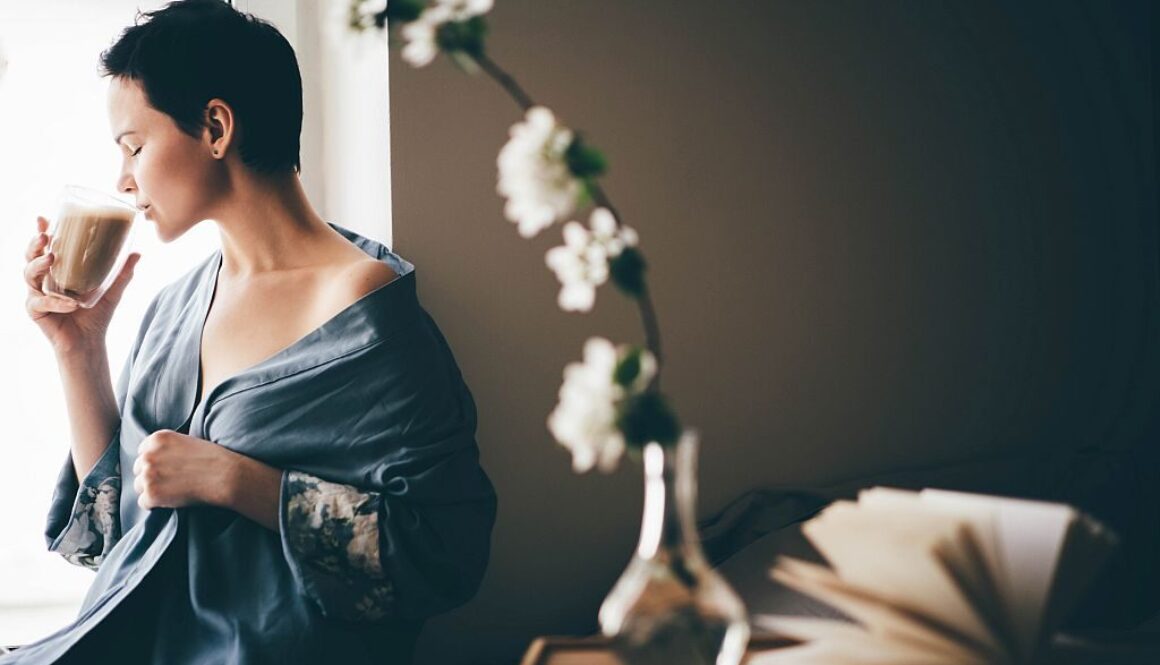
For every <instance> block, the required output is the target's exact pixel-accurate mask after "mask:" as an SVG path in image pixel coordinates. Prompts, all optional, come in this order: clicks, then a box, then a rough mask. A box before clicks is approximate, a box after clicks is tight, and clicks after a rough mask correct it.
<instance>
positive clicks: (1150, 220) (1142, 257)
mask: <svg viewBox="0 0 1160 665" xmlns="http://www.w3.org/2000/svg"><path fill="white" fill-rule="evenodd" d="M1150 21H1151V16H1150V14H1149V5H1148V3H1144V2H1139V3H1135V2H1102V1H1096V0H1092V1H1090V2H1074V1H1071V0H1062V1H1058V2H1048V1H1040V2H1015V1H1012V2H996V1H974V0H971V1H967V0H964V1H961V2H933V1H927V0H914V1H890V2H861V1H859V2H854V1H848V2H837V1H831V2H789V1H787V2H773V1H769V0H719V1H717V2H702V1H694V0H674V1H670V2H664V3H660V2H654V1H648V0H552V1H551V2H544V1H538V2H537V1H532V0H502V1H501V2H498V3H497V6H496V8H495V10H494V11H493V12H492V14H491V15H490V17H489V22H490V25H491V28H492V31H491V36H490V38H489V50H490V52H491V54H492V56H493V57H494V58H495V59H496V60H497V61H498V62H499V63H501V64H502V65H504V66H505V67H507V68H509V69H510V70H511V71H512V72H513V74H515V75H516V76H517V78H518V79H519V80H520V81H521V82H522V83H524V84H525V86H526V87H527V88H528V90H529V91H530V92H531V94H532V95H533V96H534V97H536V98H537V99H538V100H540V101H541V102H542V103H545V104H546V105H548V106H550V107H552V108H553V109H554V110H555V111H556V112H557V114H558V115H559V116H561V117H562V118H563V120H564V121H565V122H566V123H568V124H570V125H571V126H573V127H576V128H579V129H583V130H585V131H586V133H587V134H588V136H589V137H590V139H591V140H592V141H593V142H594V143H595V144H596V145H597V146H598V147H601V148H603V150H604V151H605V153H606V155H607V156H608V157H609V159H610V162H611V171H610V173H609V175H608V177H607V178H605V180H604V183H605V186H606V190H607V191H608V192H609V194H610V195H611V197H612V198H613V200H614V201H615V203H616V204H617V205H618V207H619V208H620V210H621V212H622V213H623V215H624V221H625V222H626V223H627V224H628V225H630V226H632V227H634V228H636V229H637V230H638V231H639V232H640V235H641V239H642V247H643V249H644V252H645V254H646V257H647V258H648V260H649V262H650V273H649V275H650V280H651V284H652V287H653V290H654V293H655V300H656V304H657V308H658V312H659V316H660V319H661V324H662V330H663V333H664V338H665V344H666V349H667V353H668V365H667V368H666V372H667V376H666V387H667V390H668V392H669V393H670V394H671V396H672V398H673V400H674V402H675V405H676V406H677V408H678V409H679V412H680V413H681V415H682V416H683V418H684V420H685V421H686V423H687V424H689V425H691V426H693V427H696V428H697V429H699V430H700V431H701V434H702V459H701V462H700V467H701V475H700V480H701V485H700V494H701V498H700V508H701V514H702V515H706V514H709V513H711V512H714V511H716V510H718V509H720V508H721V507H722V506H723V505H724V504H725V503H726V502H728V501H729V500H730V499H732V498H734V497H736V496H737V495H739V494H740V493H742V492H744V491H745V490H747V489H751V488H755V487H776V486H784V487H794V488H827V487H838V486H848V485H850V484H851V483H857V482H859V481H860V480H861V479H866V478H872V477H881V476H882V474H890V473H898V472H900V471H904V470H916V469H917V470H921V469H937V468H940V467H943V466H945V465H948V464H958V463H979V461H980V460H981V461H983V462H987V461H993V462H995V463H996V464H1006V462H1005V460H1010V459H1018V460H1024V462H1022V463H1023V464H1024V465H1026V464H1031V465H1032V466H1031V467H1030V469H1031V471H1032V472H1035V471H1036V470H1037V469H1038V470H1039V471H1042V472H1043V473H1047V472H1048V471H1046V470H1044V469H1046V468H1047V467H1042V468H1039V467H1036V466H1035V463H1034V460H1036V459H1048V458H1051V459H1062V460H1063V461H1062V462H1058V463H1057V466H1058V468H1056V467H1051V469H1050V473H1052V474H1055V475H1053V476H1052V477H1051V479H1049V481H1044V480H1043V479H1039V480H1036V481H1035V482H1037V483H1044V482H1049V483H1050V484H1051V485H1052V487H1054V488H1056V489H1057V490H1059V493H1058V496H1061V497H1063V498H1067V497H1068V496H1069V492H1070V491H1071V490H1069V489H1068V488H1069V487H1072V485H1076V486H1079V485H1083V487H1085V488H1088V489H1085V490H1084V492H1086V493H1087V494H1088V495H1091V496H1095V497H1096V499H1098V498H1099V497H1102V496H1105V495H1104V494H1103V492H1104V489H1101V488H1106V487H1114V486H1120V487H1123V488H1130V487H1134V485H1132V484H1131V483H1136V482H1144V481H1143V480H1141V478H1145V479H1146V478H1147V477H1148V476H1147V474H1148V473H1150V472H1152V470H1151V469H1149V468H1147V467H1145V468H1140V465H1142V464H1143V465H1147V464H1151V463H1152V462H1150V461H1148V460H1151V459H1154V458H1152V457H1149V456H1148V455H1150V454H1151V453H1149V452H1148V451H1150V450H1152V447H1151V444H1152V443H1153V442H1154V441H1155V432H1156V429H1157V427H1156V426H1157V418H1156V416H1157V413H1158V410H1157V401H1158V400H1160V385H1158V383H1160V381H1158V378H1160V373H1158V372H1157V370H1158V364H1160V355H1158V347H1157V331H1158V330H1160V327H1158V326H1160V319H1158V317H1157V315H1158V312H1160V307H1158V304H1160V300H1158V286H1160V280H1158V276H1160V270H1158V268H1160V261H1158V257H1160V238H1158V237H1157V219H1156V218H1157V207H1156V206H1157V202H1156V193H1155V192H1156V169H1155V132H1154V127H1155V123H1154V117H1153V100H1152V94H1153V88H1154V86H1153V85H1152V59H1151V58H1152V56H1151V51H1150V49H1151V44H1152V37H1153V35H1154V28H1153V27H1152V24H1151V23H1150ZM392 67H393V70H392V73H391V78H392V82H391V84H392V122H393V126H392V136H393V141H394V144H393V169H394V178H395V180H394V183H393V184H394V197H395V206H396V209H395V213H394V218H395V225H396V227H395V239H396V244H397V249H398V250H399V251H400V252H401V253H402V254H403V255H404V256H405V257H407V258H409V259H410V260H412V261H413V262H415V264H416V265H417V266H418V276H419V277H418V279H419V284H420V291H421V296H422V298H423V299H424V302H425V303H426V304H427V306H428V308H429V309H430V310H431V312H432V314H433V315H434V316H435V317H436V319H437V320H438V321H439V323H440V325H441V326H442V327H443V329H444V331H445V333H446V334H447V337H448V340H449V341H450V342H451V344H452V346H453V348H454V349H455V351H456V353H457V357H458V358H459V360H460V364H461V366H462V368H463V371H464V374H465V376H466V378H467V380H468V382H469V384H470V385H471V386H472V388H473V390H474V393H475V396H476V399H477V402H478V404H479V407H480V420H481V422H480V432H479V440H480V445H481V448H482V451H483V461H484V464H485V466H486V467H487V469H488V471H489V473H490V474H491V475H492V478H493V480H494V481H495V482H496V486H497V490H498V492H499V497H500V504H499V510H500V514H499V523H498V525H497V528H496V531H495V537H494V550H493V561H492V565H491V568H490V570H489V573H488V577H487V579H486V580H485V582H484V586H483V588H482V590H481V592H480V594H479V596H478V597H477V598H476V599H475V600H474V601H473V602H472V603H471V604H469V605H468V606H466V607H465V608H463V609H462V610H459V611H457V612H454V613H452V614H449V615H447V616H444V617H440V618H438V619H436V620H434V621H432V622H431V624H430V625H429V628H428V631H427V633H426V635H425V636H424V639H423V642H422V644H421V649H420V660H421V661H423V662H440V663H451V662H463V663H468V662H504V661H506V662H514V658H515V657H516V656H517V655H518V654H519V653H520V652H522V650H523V648H524V647H526V644H527V641H528V640H529V639H530V638H531V637H532V636H533V635H536V634H544V633H583V632H587V631H591V630H595V628H596V608H597V607H598V605H599V602H600V600H601V599H602V598H603V596H604V595H605V594H606V593H607V592H608V590H609V589H610V588H611V585H612V583H613V582H614V581H615V579H616V576H617V575H618V574H619V573H620V571H621V570H622V569H623V567H624V565H625V564H626V563H627V560H628V557H629V555H630V554H631V550H632V547H633V544H634V542H635V539H636V534H637V529H638V527H639V518H640V500H641V492H640V477H639V476H640V470H639V468H637V467H635V466H632V465H628V468H625V469H622V470H621V471H620V472H619V473H617V474H614V475H612V476H599V475H593V476H589V477H577V476H575V475H574V474H573V473H572V472H571V470H570V465H569V459H568V457H567V455H566V453H565V452H564V451H563V450H562V449H560V448H558V447H557V446H555V444H554V443H553V441H552V439H551V437H550V435H549V433H548V432H547V429H546V427H545V419H546V417H547V414H548V413H549V412H550V410H551V409H552V407H553V406H554V404H555V401H556V391H557V390H558V388H559V385H560V381H561V372H562V369H563V366H564V364H565V363H567V362H569V361H571V360H574V359H577V358H578V357H579V355H580V349H581V345H582V343H583V340H584V339H586V338H587V337H588V336H590V335H594V334H600V335H605V336H609V337H611V338H612V339H614V340H617V341H633V340H638V339H640V332H639V324H638V321H637V318H636V312H635V310H633V309H632V308H631V307H630V306H629V305H628V304H627V303H626V302H625V301H624V300H623V299H622V298H620V297H619V296H618V295H617V294H616V293H614V292H613V291H612V290H611V287H606V288H604V289H602V290H601V291H600V292H599V293H598V297H597V308H596V311H595V312H594V313H592V314H591V315H587V316H584V315H576V314H566V313H563V312H560V311H559V310H558V309H557V308H556V306H555V295H556V290H557V288H558V285H557V283H556V282H555V278H554V277H553V276H552V274H551V273H550V272H549V271H548V269H547V268H546V267H545V266H544V258H543V255H544V252H545V251H546V250H547V249H548V248H549V247H551V246H554V245H556V244H559V242H560V236H559V230H558V229H553V230H549V231H547V232H545V233H544V234H542V235H541V236H540V237H537V238H535V239H533V240H531V241H528V240H523V239H521V238H520V237H519V236H518V235H517V233H516V231H515V228H514V225H512V224H510V223H509V222H507V221H506V220H504V219H503V216H502V201H501V199H500V198H499V197H498V196H497V195H496V194H495V182H496V170H495V157H496V154H497V152H498V150H499V148H500V147H501V146H502V145H503V143H504V142H505V140H506V138H507V130H508V127H509V126H510V125H511V124H512V123H514V122H516V121H517V120H518V119H519V118H520V113H519V111H518V109H517V107H516V106H515V105H514V104H513V103H512V102H510V100H508V99H507V98H505V97H504V96H503V95H502V93H501V92H500V90H499V89H498V88H497V87H496V86H494V85H493V84H492V83H491V82H490V81H487V80H485V79H483V78H482V77H481V78H478V79H472V78H470V77H467V76H465V75H463V74H461V73H460V72H459V71H458V70H457V69H455V67H453V66H452V65H451V64H450V63H449V62H448V61H446V60H440V61H438V62H436V63H435V64H433V65H432V66H430V67H429V68H427V69H423V70H413V69H411V68H410V67H409V66H407V65H405V64H404V63H402V62H401V61H399V60H398V59H397V56H396V59H395V60H394V61H393V62H392ZM1141 451H1144V452H1141ZM1075 455H1079V457H1076V456H1075ZM1084 456H1088V457H1093V456H1094V457H1093V458H1094V459H1097V460H1103V461H1105V462H1106V461H1107V460H1108V459H1109V457H1108V456H1112V457H1113V458H1114V463H1112V462H1107V463H1106V464H1102V465H1101V464H1100V463H1093V464H1090V465H1088V467H1089V468H1090V472H1089V475H1090V473H1102V474H1103V476H1104V477H1102V478H1100V479H1098V481H1096V480H1091V479H1090V478H1088V479H1085V478H1080V476H1083V475H1084V472H1083V469H1082V468H1079V467H1077V466H1076V462H1075V460H1076V459H1087V458H1088V457H1084ZM1027 460H1031V462H1027ZM1139 460H1144V461H1142V462H1141V461H1139ZM1081 466H1082V465H1081ZM979 468H980V469H982V471H981V473H987V470H986V469H987V468H988V467H986V466H985V465H984V466H982V467H979ZM1006 468H1009V467H1006ZM1018 468H1019V469H1024V470H1025V469H1027V468H1029V467H1027V466H1021V467H1018ZM1102 470H1106V471H1102ZM1129 472H1136V473H1138V474H1142V475H1141V476H1140V478H1135V479H1133V480H1132V481H1131V483H1129V482H1127V481H1123V480H1122V479H1121V478H1120V477H1118V476H1117V474H1124V473H1129ZM920 473H921V471H920ZM1021 473H1022V472H1021V471H1020V472H1015V473H1014V474H1013V476H1012V477H1013V478H1014V480H1013V481H1012V482H1015V483H1018V482H1019V477H1020V474H1021ZM1056 476H1059V477H1056ZM912 477H913V476H912ZM931 477H937V476H936V475H933V476H931ZM1076 478H1078V480H1075V479H1076ZM1073 480H1075V482H1074V483H1073V482H1072V481H1073ZM1081 481H1082V482H1081ZM1033 484H1034V483H1033V482H1032V479H1030V478H1029V479H1028V480H1027V487H1031V486H1032V485H1033ZM1035 486H1036V487H1039V486H1040V485H1035ZM1060 488H1062V489H1060ZM1093 488H1094V489H1093ZM1077 492H1078V490H1077ZM1081 493H1082V492H1081ZM1121 494H1122V495H1118V496H1116V497H1114V500H1111V501H1110V502H1111V504H1112V505H1113V507H1112V508H1107V510H1110V511H1117V510H1121V509H1122V508H1123V507H1124V506H1125V505H1127V504H1128V503H1130V502H1131V501H1134V500H1138V499H1139V498H1140V496H1141V495H1140V494H1139V493H1138V492H1136V491H1135V490H1131V489H1124V490H1123V492H1122V493H1121ZM1071 495H1074V496H1078V495H1079V494H1076V493H1075V492H1073V493H1072V494H1071ZM1089 498H1090V497H1089ZM1096 499H1092V500H1093V501H1096ZM1085 500H1087V499H1085ZM1096 502H1097V503H1098V501H1096ZM1101 509H1103V508H1101ZM1152 510H1153V511H1154V510H1155V507H1154V506H1153V509H1152Z"/></svg>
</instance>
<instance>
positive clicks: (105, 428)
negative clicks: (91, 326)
mask: <svg viewBox="0 0 1160 665" xmlns="http://www.w3.org/2000/svg"><path fill="white" fill-rule="evenodd" d="M57 367H58V369H59V371H60V379H61V383H62V384H63V387H64V397H65V404H66V406H67V407H68V416H69V428H70V430H71V432H72V459H73V468H74V470H75V471H76V474H77V481H78V482H79V481H80V480H81V479H82V478H84V477H85V475H86V474H88V472H89V471H90V470H91V469H92V468H93V467H94V466H95V465H96V463H97V460H99V459H100V458H101V455H102V454H104V452H105V449H106V448H107V447H108V445H109V441H110V439H112V438H113V434H114V433H115V432H116V431H117V423H118V422H119V420H120V413H118V410H117V399H116V397H115V396H114V394H113V382H112V378H111V376H110V374H109V355H108V353H107V352H106V350H105V346H104V344H103V343H102V344H100V345H99V346H98V347H95V348H92V349H89V350H87V351H85V352H71V353H68V354H64V355H59V356H57Z"/></svg>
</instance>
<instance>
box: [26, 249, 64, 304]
mask: <svg viewBox="0 0 1160 665" xmlns="http://www.w3.org/2000/svg"><path fill="white" fill-rule="evenodd" d="M55 260H56V255H55V254H51V253H49V254H44V255H42V256H38V257H36V258H35V259H32V260H31V261H29V262H28V263H26V264H25V265H24V282H25V283H26V284H28V289H29V291H31V292H32V293H33V294H37V295H43V293H42V292H41V289H40V286H41V284H43V283H44V276H45V275H46V274H47V273H48V270H49V268H51V267H52V263H53V261H55Z"/></svg>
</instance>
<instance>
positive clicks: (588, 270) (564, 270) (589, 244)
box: [545, 208, 637, 312]
mask: <svg viewBox="0 0 1160 665" xmlns="http://www.w3.org/2000/svg"><path fill="white" fill-rule="evenodd" d="M588 224H589V228H587V229H586V228H584V226H582V225H581V224H580V223H579V222H568V223H567V224H565V225H564V244H563V245H561V246H559V247H553V248H552V249H550V250H548V253H547V255H546V256H545V260H546V262H547V264H548V267H549V268H551V269H552V270H553V271H554V272H555V273H556V278H557V279H559V280H560V284H561V285H562V288H561V289H560V296H559V298H558V302H559V305H560V308H561V309H563V310H565V311H572V312H587V311H589V310H591V309H592V304H593V303H594V302H595V300H596V287H598V286H600V285H601V284H603V283H605V282H606V281H608V272H609V271H608V264H609V261H610V260H612V259H614V258H616V257H617V256H620V253H621V252H623V251H624V248H625V247H632V246H635V245H636V243H637V235H636V231H634V230H632V229H630V228H628V227H620V228H618V227H617V224H616V218H615V217H613V216H612V212H611V211H609V210H608V209H607V208H596V209H595V210H593V211H592V215H591V216H590V217H589V219H588Z"/></svg>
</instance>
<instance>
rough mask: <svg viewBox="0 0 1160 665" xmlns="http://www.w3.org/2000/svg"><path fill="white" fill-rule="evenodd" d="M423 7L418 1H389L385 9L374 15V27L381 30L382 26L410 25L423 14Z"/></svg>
mask: <svg viewBox="0 0 1160 665" xmlns="http://www.w3.org/2000/svg"><path fill="white" fill-rule="evenodd" d="M423 5H424V3H423V2H419V0H390V2H388V3H387V8H386V9H384V10H383V11H381V12H379V13H378V14H375V25H376V26H378V27H379V28H382V27H383V25H384V24H385V25H387V26H388V27H393V26H395V25H402V24H403V23H410V22H411V21H414V20H415V19H417V18H419V15H420V14H422V13H423Z"/></svg>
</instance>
